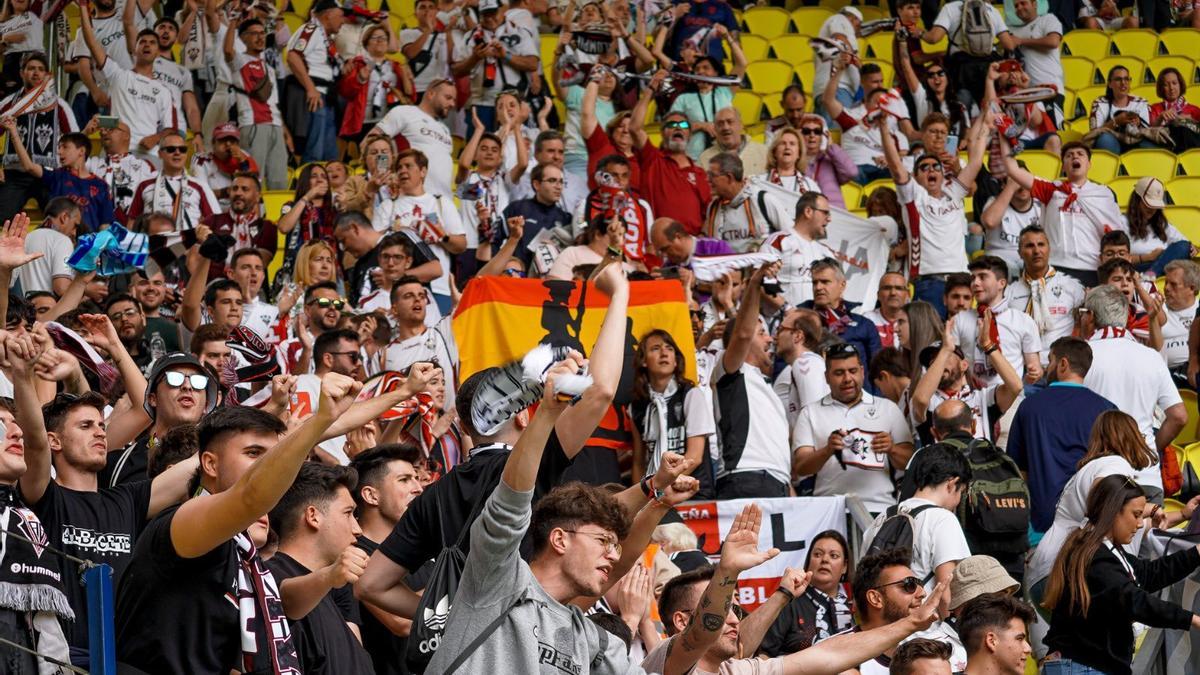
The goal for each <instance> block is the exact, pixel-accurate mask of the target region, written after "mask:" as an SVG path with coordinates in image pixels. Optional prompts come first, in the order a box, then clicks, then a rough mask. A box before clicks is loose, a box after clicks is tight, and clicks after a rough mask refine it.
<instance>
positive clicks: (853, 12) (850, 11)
mask: <svg viewBox="0 0 1200 675" xmlns="http://www.w3.org/2000/svg"><path fill="white" fill-rule="evenodd" d="M840 11H841V13H842V14H847V15H849V16H852V17H854V18H856V19H858V20H859V22H862V20H863V15H862V12H860V11H859V10H858V8H857V7H843V8H842V9H841V10H840Z"/></svg>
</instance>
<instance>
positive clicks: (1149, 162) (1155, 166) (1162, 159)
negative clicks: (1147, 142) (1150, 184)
mask: <svg viewBox="0 0 1200 675" xmlns="http://www.w3.org/2000/svg"><path fill="white" fill-rule="evenodd" d="M1175 161H1176V160H1175V153H1173V152H1171V151H1169V150H1157V149H1154V150H1130V151H1129V152H1126V153H1125V154H1123V155H1121V167H1120V170H1119V173H1120V174H1121V175H1123V176H1133V177H1135V178H1140V177H1142V176H1154V177H1155V178H1157V179H1159V180H1161V181H1163V182H1164V183H1166V182H1167V181H1169V180H1171V178H1172V177H1173V176H1174V175H1175Z"/></svg>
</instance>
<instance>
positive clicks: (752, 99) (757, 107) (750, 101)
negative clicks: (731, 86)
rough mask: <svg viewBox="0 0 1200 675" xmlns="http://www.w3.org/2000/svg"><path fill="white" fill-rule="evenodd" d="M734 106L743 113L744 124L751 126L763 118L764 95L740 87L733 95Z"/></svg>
mask: <svg viewBox="0 0 1200 675" xmlns="http://www.w3.org/2000/svg"><path fill="white" fill-rule="evenodd" d="M733 107H734V108H737V111H738V112H739V113H741V115H742V124H744V125H745V126H750V125H751V124H754V123H756V122H758V121H759V119H761V118H762V111H763V104H762V96H760V95H759V94H756V93H754V92H752V91H747V90H745V89H739V90H738V91H737V93H735V94H734V95H733Z"/></svg>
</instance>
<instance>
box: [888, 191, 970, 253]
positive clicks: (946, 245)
mask: <svg viewBox="0 0 1200 675" xmlns="http://www.w3.org/2000/svg"><path fill="white" fill-rule="evenodd" d="M967 192H968V191H967V188H965V187H963V185H962V183H959V182H958V180H957V179H954V178H951V179H950V180H947V181H946V184H945V186H944V187H943V188H942V196H941V198H940V199H939V198H936V197H934V196H933V195H931V194H929V192H928V191H926V190H925V188H924V187H922V186H921V185H919V184H918V183H917V181H916V180H915V179H913V178H912V177H911V176H910V177H909V179H908V182H907V183H900V184H898V185H896V195H897V196H898V197H899V198H900V204H901V205H902V206H907V205H908V204H912V205H913V208H911V209H909V208H905V209H904V225H905V227H907V228H908V251H909V254H908V255H909V261H910V263H909V264H910V265H912V266H913V267H915V268H917V270H918V274H950V273H953V272H966V271H967V247H966V244H965V239H964V237H966V235H967V213H966V210H965V209H964V207H963V199H964V198H966V196H967Z"/></svg>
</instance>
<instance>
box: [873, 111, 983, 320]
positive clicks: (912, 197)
mask: <svg viewBox="0 0 1200 675" xmlns="http://www.w3.org/2000/svg"><path fill="white" fill-rule="evenodd" d="M884 117H885V116H883V115H881V116H880V118H879V120H878V121H877V125H878V126H879V129H880V131H881V134H882V139H883V152H884V157H885V158H886V160H887V166H888V169H889V170H890V171H891V172H892V177H893V178H895V179H896V194H897V196H898V197H899V198H900V204H901V206H904V207H906V208H905V209H904V221H905V222H904V225H905V227H907V228H908V242H909V246H908V265H909V270H910V275H909V276H910V278H912V279H913V291H914V292H913V296H914V299H915V300H924V301H925V302H928V303H929V304H931V305H933V306H934V307H935V308H937V310H938V312H939V313H941V314H943V315H945V311H946V308H945V305H944V304H943V303H942V292H943V290H944V289H945V285H946V275H948V274H952V273H954V272H965V271H967V249H966V245H965V239H964V238H965V237H966V235H967V232H968V227H967V213H966V209H965V208H964V207H963V199H964V198H965V197H966V196H967V194H968V193H969V192H970V187H969V186H972V185H974V184H975V176H977V175H978V174H979V170H980V168H981V167H982V166H983V154H984V150H985V149H986V148H987V142H988V137H989V136H990V134H991V129H992V119H993V115H992V113H990V112H989V113H988V114H986V115H981V116H980V118H979V119H978V120H976V122H975V126H973V127H971V130H970V131H969V132H968V136H969V137H970V138H969V140H970V143H969V145H968V154H967V165H966V166H965V167H963V169H962V170H961V171H959V172H958V175H957V176H955V177H954V178H946V176H945V169H944V167H943V166H942V161H941V159H939V158H938V157H936V156H933V155H921V156H920V157H918V158H917V161H916V162H915V164H914V167H913V168H914V171H913V173H912V174H910V173H909V172H908V169H906V168H905V166H904V161H903V159H902V158H901V157H900V151H899V150H898V149H897V147H896V142H895V140H894V139H893V138H892V136H891V134H889V133H887V127H885V126H884V124H885V122H884V121H883V118H884Z"/></svg>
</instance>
